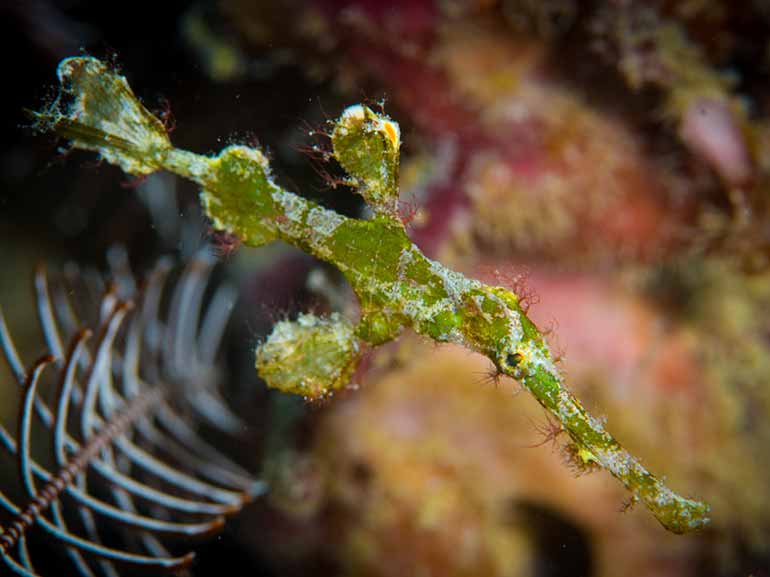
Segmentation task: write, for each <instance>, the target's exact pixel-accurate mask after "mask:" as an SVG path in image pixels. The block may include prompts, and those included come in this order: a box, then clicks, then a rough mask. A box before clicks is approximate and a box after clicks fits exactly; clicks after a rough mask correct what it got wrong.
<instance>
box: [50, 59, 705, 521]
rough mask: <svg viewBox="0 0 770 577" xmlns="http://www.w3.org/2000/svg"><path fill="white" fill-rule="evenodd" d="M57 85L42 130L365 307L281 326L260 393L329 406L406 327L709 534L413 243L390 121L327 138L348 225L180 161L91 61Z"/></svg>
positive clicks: (507, 304) (376, 118)
mask: <svg viewBox="0 0 770 577" xmlns="http://www.w3.org/2000/svg"><path fill="white" fill-rule="evenodd" d="M58 74H59V79H60V81H61V82H62V85H63V95H64V96H67V97H69V98H70V99H71V102H70V103H68V104H67V105H66V106H65V105H63V104H62V103H61V102H59V101H57V102H55V103H54V104H53V105H52V106H51V107H49V109H48V110H46V111H44V112H42V113H38V114H37V115H36V116H37V118H38V120H39V125H40V126H41V127H42V128H43V129H45V130H53V131H55V132H57V133H58V134H59V135H61V136H63V137H65V138H68V139H69V140H70V141H71V142H72V145H73V146H74V147H77V148H83V149H88V150H93V151H96V152H98V153H99V154H100V155H101V156H102V157H103V158H105V159H106V160H108V161H110V162H112V163H114V164H117V165H119V166H121V167H122V168H123V169H124V170H125V171H126V172H129V173H131V174H136V175H141V174H149V173H151V172H154V171H156V170H161V169H163V170H168V171H170V172H173V173H176V174H178V175H180V176H183V177H185V178H189V179H191V180H193V181H195V182H196V183H198V184H199V185H200V186H201V187H202V192H201V203H202V205H203V207H204V209H205V211H206V213H207V214H208V216H209V217H210V218H211V219H212V222H213V224H214V227H215V228H216V229H219V230H222V231H225V232H227V233H229V234H233V235H235V236H237V237H238V238H240V239H241V240H242V242H243V243H244V244H247V245H250V246H261V245H264V244H267V243H269V242H273V241H276V240H282V241H285V242H287V243H289V244H291V245H294V246H295V247H297V248H299V249H301V250H303V251H305V252H307V253H309V254H312V255H314V256H316V257H317V258H319V259H321V260H324V261H326V262H329V263H331V264H333V265H334V266H336V267H337V268H339V270H340V271H341V272H342V273H343V274H344V275H345V277H346V278H347V280H348V281H349V282H350V285H351V286H352V288H353V290H354V291H355V293H356V295H357V297H358V299H359V301H360V305H361V317H360V319H359V320H358V321H357V322H356V323H355V324H354V323H353V322H351V321H349V320H347V319H345V318H344V317H342V316H340V315H336V314H335V315H332V316H331V317H329V318H325V319H320V318H317V317H315V316H314V315H301V316H300V318H299V319H297V320H296V321H293V322H289V321H283V322H280V323H278V324H277V325H276V327H275V329H274V331H273V334H272V335H271V336H270V337H269V338H268V339H267V341H266V342H265V343H262V344H261V345H260V346H259V347H258V348H257V361H256V365H257V369H258V370H259V372H260V374H261V375H262V376H263V378H265V380H266V381H267V383H268V385H270V386H273V387H276V388H279V389H281V390H283V391H286V392H292V393H298V394H302V395H304V396H306V397H312V398H317V397H321V396H324V395H327V394H330V393H331V392H333V391H334V390H336V389H339V388H341V387H343V386H345V385H346V384H347V383H348V381H349V379H350V378H351V376H352V375H353V372H354V371H355V368H356V366H357V365H358V362H359V360H360V359H361V356H362V354H363V351H364V350H365V349H366V348H367V347H375V346H378V345H381V344H383V343H386V342H388V341H390V340H392V339H394V338H396V337H397V336H398V335H399V334H400V333H401V331H402V330H403V329H404V328H407V327H409V328H412V329H414V330H415V331H416V332H417V333H419V334H421V335H424V336H425V337H428V338H430V339H433V340H434V341H437V342H451V343H456V344H459V345H462V346H464V347H466V348H468V349H471V350H474V351H477V352H479V353H481V354H483V355H485V356H487V357H488V358H489V359H490V360H491V361H492V362H493V363H494V365H495V367H496V368H497V370H498V371H499V372H500V373H502V374H505V375H508V376H510V377H513V378H514V379H516V380H518V381H519V382H520V383H521V385H522V386H523V387H524V388H526V389H527V390H529V391H530V393H532V395H534V397H535V398H536V399H537V401H538V402H539V403H540V404H541V405H542V406H543V407H544V408H545V409H546V410H547V411H548V412H549V413H550V414H551V415H553V416H554V417H555V418H556V419H557V420H558V421H559V423H561V426H562V427H563V429H564V430H565V431H566V432H567V434H568V435H569V436H570V438H571V440H572V442H573V443H574V444H575V453H576V455H577V458H578V459H580V460H582V462H583V463H584V464H586V465H599V466H601V467H603V468H604V469H606V470H607V471H609V472H610V473H611V474H612V475H613V476H614V477H616V478H617V479H618V480H619V481H620V482H621V483H623V485H625V487H626V488H627V489H628V490H629V491H631V493H632V495H633V498H634V499H638V500H639V501H641V502H642V503H644V505H646V506H647V508H648V509H649V510H650V511H651V512H652V513H653V515H655V517H656V518H657V519H658V520H659V521H660V522H661V524H662V525H663V526H664V527H666V528H667V529H668V530H670V531H673V532H676V533H684V532H687V531H691V530H695V529H698V528H700V527H702V526H704V525H706V524H707V523H708V522H709V518H708V512H709V507H708V506H707V505H706V504H704V503H701V502H698V501H694V500H690V499H686V498H684V497H681V496H680V495H678V494H676V493H674V492H673V491H672V490H671V489H669V488H668V487H667V486H666V485H665V484H664V483H663V482H662V481H661V480H660V479H658V478H657V477H655V476H654V475H653V474H652V473H650V472H649V471H647V469H645V468H644V466H642V464H641V463H640V462H639V461H638V460H637V459H636V458H635V457H633V456H632V455H631V454H629V453H628V452H627V451H626V450H625V449H623V447H622V446H621V445H620V444H619V443H618V442H617V441H616V440H615V439H614V438H613V437H612V436H611V435H610V433H609V432H607V430H606V429H605V427H604V425H603V423H602V422H601V421H599V420H598V419H596V418H594V417H592V416H591V415H590V414H588V412H587V411H586V410H585V408H584V407H583V406H582V405H581V403H580V402H579V400H578V399H577V398H576V397H575V396H574V395H573V394H572V393H571V392H570V391H569V390H568V389H567V387H566V386H565V384H564V382H563V378H562V376H561V374H560V372H559V371H558V369H557V367H556V366H555V363H554V360H553V357H552V355H551V352H550V350H549V347H548V345H547V343H546V341H545V338H544V335H543V334H542V333H541V332H540V331H539V330H538V328H537V327H536V326H535V324H534V323H533V322H532V321H531V320H530V319H529V317H528V316H527V314H526V310H525V309H526V306H525V305H523V303H522V300H521V298H520V297H519V296H517V295H516V294H515V293H514V292H513V291H511V290H508V289H506V288H503V287H497V286H489V285H486V284H484V283H481V282H479V281H477V280H474V279H471V278H468V277H466V276H464V275H462V274H460V273H458V272H455V271H453V270H451V269H449V268H447V267H445V266H443V265H442V264H441V263H439V262H436V261H433V260H431V259H429V258H428V257H426V256H425V255H424V254H423V253H422V251H420V249H419V248H418V247H417V246H416V245H414V244H413V243H412V242H411V240H410V239H409V237H408V236H407V232H406V229H405V226H404V224H403V222H402V221H401V219H400V218H399V213H398V186H397V180H398V161H399V148H400V132H399V129H398V125H397V124H396V123H395V122H394V121H392V120H391V119H389V118H388V117H386V116H385V115H383V114H378V113H375V112H374V111H372V110H370V109H369V108H367V107H365V106H360V105H358V106H352V107H350V108H348V109H347V110H345V111H344V112H343V114H342V116H341V117H340V118H339V119H338V120H337V122H336V123H335V124H334V128H333V131H332V134H331V139H332V145H333V154H334V156H335V158H336V159H337V160H338V161H339V163H340V164H341V165H342V167H343V168H344V169H345V170H346V171H347V173H348V174H349V176H350V178H349V180H348V183H349V184H350V185H352V186H354V187H355V188H356V190H357V192H358V193H359V194H361V195H362V196H363V197H364V199H365V200H366V201H367V203H368V204H369V205H370V207H371V208H372V210H373V213H374V214H373V216H372V218H370V219H368V220H355V219H350V218H346V217H344V216H342V215H340V214H338V213H336V212H334V211H332V210H329V209H326V208H323V207H321V206H320V205H318V204H316V203H313V202H311V201H309V200H306V199H305V198H303V197H300V196H298V195H296V194H294V193H292V192H289V191H287V190H284V189H283V188H281V187H280V186H278V185H277V184H276V183H275V182H274V181H273V179H272V175H271V172H270V166H269V163H268V161H267V159H266V158H265V156H264V155H263V154H262V153H261V152H260V151H259V150H256V149H254V148H250V147H247V146H229V147H227V148H225V149H224V150H222V151H221V152H220V153H219V154H218V155H216V156H214V157H207V156H201V155H198V154H194V153H192V152H188V151H185V150H180V149H176V148H174V147H173V146H172V144H171V142H170V140H169V139H168V135H167V133H166V130H165V128H164V127H163V124H162V123H161V122H160V120H158V119H157V118H156V117H154V116H153V115H152V114H151V113H149V112H148V111H147V110H146V109H145V108H144V107H143V106H142V105H141V104H140V103H139V101H138V100H137V99H136V97H135V96H134V95H133V93H132V92H131V89H130V88H129V86H128V84H127V82H126V81H125V79H124V78H123V77H121V76H119V75H117V74H115V73H113V72H111V71H110V70H109V69H108V68H107V66H106V65H104V64H103V63H101V62H100V61H98V60H95V59H92V58H70V59H67V60H64V61H62V63H61V64H60V65H59V71H58Z"/></svg>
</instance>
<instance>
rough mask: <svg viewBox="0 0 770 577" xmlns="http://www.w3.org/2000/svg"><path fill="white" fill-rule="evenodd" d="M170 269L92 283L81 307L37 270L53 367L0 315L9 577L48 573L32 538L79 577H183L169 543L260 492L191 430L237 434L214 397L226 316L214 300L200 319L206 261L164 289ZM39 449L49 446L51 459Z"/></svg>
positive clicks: (2, 547) (203, 531)
mask: <svg viewBox="0 0 770 577" xmlns="http://www.w3.org/2000/svg"><path fill="white" fill-rule="evenodd" d="M114 262H123V261H122V260H121V259H116V260H115V259H114ZM170 268H171V267H170V266H169V264H168V263H167V262H165V261H161V262H160V263H159V264H158V265H157V266H156V267H155V269H154V270H153V271H152V272H151V274H150V275H149V277H148V279H147V281H146V283H144V287H143V289H142V290H141V291H137V289H136V288H135V287H136V285H137V283H136V281H135V280H134V278H133V275H131V274H130V272H128V271H127V270H114V271H113V275H112V277H113V278H112V282H111V283H110V284H104V283H103V282H102V281H101V280H100V277H98V276H91V277H89V278H90V279H91V280H93V279H97V283H96V286H94V287H93V288H95V290H97V291H101V292H102V293H103V296H102V298H101V300H100V301H96V302H93V303H92V305H91V306H90V307H85V308H84V307H83V305H82V303H80V302H78V301H75V300H74V299H73V298H72V296H71V295H73V294H74V295H78V294H79V293H80V292H81V291H78V290H77V288H74V287H73V285H72V282H70V281H65V280H63V279H57V280H55V281H51V280H49V278H48V275H47V273H46V271H45V269H43V268H42V267H41V268H39V269H38V271H37V273H36V276H35V283H34V284H35V292H36V297H37V309H38V319H39V324H40V327H41V329H42V332H43V335H44V336H45V340H46V344H47V347H48V349H49V350H50V351H51V354H49V355H46V356H44V357H42V358H40V359H39V360H37V361H35V362H33V363H31V364H26V363H25V362H24V361H22V357H21V355H20V353H19V352H18V351H17V349H16V347H15V345H14V342H13V339H12V337H11V332H10V330H9V328H8V326H7V325H6V322H5V320H4V317H3V314H2V311H0V348H1V349H2V356H3V357H4V359H5V361H6V364H7V365H8V366H9V368H10V370H11V373H12V374H13V376H14V378H15V380H16V382H17V383H18V385H19V387H20V399H21V400H20V405H19V416H18V427H17V430H16V431H9V430H7V429H6V428H5V427H3V426H1V425H0V448H1V449H2V455H3V457H2V458H4V459H6V460H8V461H10V462H12V463H14V464H15V470H16V484H15V486H13V484H12V483H9V486H6V485H4V486H3V487H2V489H0V559H2V562H3V563H4V564H5V566H6V568H7V569H8V570H10V571H11V572H12V573H13V574H16V575H22V576H25V577H30V576H35V575H39V574H42V572H43V571H44V569H41V570H40V572H38V571H39V570H38V569H36V567H35V566H36V560H37V559H39V556H38V555H37V553H38V549H39V547H36V546H34V545H30V543H29V541H30V537H34V538H37V537H40V538H41V539H44V542H45V543H46V544H47V545H48V544H58V545H59V546H60V547H61V551H62V554H63V556H64V557H65V558H66V559H67V560H68V562H69V563H70V564H71V566H72V568H74V570H75V571H76V572H78V573H79V574H81V575H84V576H92V575H97V574H104V575H108V576H116V575H118V571H119V568H120V567H123V566H130V567H132V568H133V570H134V571H136V570H140V569H141V570H144V571H146V572H147V573H149V574H153V575H157V574H159V573H161V572H164V573H165V572H178V571H180V570H183V569H184V568H185V567H187V566H188V565H189V564H190V563H191V561H192V560H193V557H194V555H193V553H190V552H182V553H178V552H172V551H176V548H171V549H170V548H169V545H167V544H166V542H167V541H168V540H169V539H170V538H175V539H177V540H178V539H179V538H182V539H185V540H187V539H195V538H203V537H205V536H207V535H210V534H212V533H215V532H217V531H219V530H221V529H222V527H223V524H224V520H225V518H226V517H227V516H228V515H232V514H233V513H235V512H237V511H239V510H240V509H241V508H242V507H243V506H244V504H246V503H248V502H249V501H251V500H252V499H253V498H254V497H256V496H257V495H259V494H261V493H262V492H263V491H264V485H263V483H262V482H261V481H260V480H259V479H257V478H256V477H254V476H253V475H252V474H250V473H249V472H248V471H246V470H245V469H244V468H243V467H241V466H240V465H238V464H237V463H235V462H234V461H233V460H232V459H231V458H229V457H228V456H226V455H225V454H224V453H222V452H221V451H219V450H218V449H217V448H216V447H214V446H213V445H211V444H210V442H209V441H207V440H206V439H204V438H203V436H201V434H200V432H199V431H198V428H197V426H196V422H195V421H194V419H192V420H191V417H192V416H197V417H198V418H199V419H200V421H202V422H203V421H206V422H207V423H208V424H209V425H211V426H214V427H217V428H219V429H223V430H224V431H225V432H233V431H234V430H242V426H243V424H242V423H239V422H237V421H238V417H237V416H235V415H234V414H233V413H231V412H230V411H229V409H227V408H226V407H225V406H224V404H223V402H222V399H221V397H220V395H219V393H218V391H217V388H216V387H215V386H214V385H215V379H216V375H217V371H216V365H215V364H214V360H215V359H214V357H215V355H216V350H217V348H218V346H219V338H220V336H221V335H222V331H221V327H222V326H223V324H224V323H225V322H226V320H227V316H228V315H227V311H228V310H229V308H230V307H223V306H222V302H221V301H222V297H225V298H226V297H227V295H228V294H229V295H230V298H231V297H232V294H231V291H230V290H229V289H228V288H227V287H224V288H223V289H221V290H219V292H217V293H215V296H214V297H213V298H212V299H211V301H210V304H209V305H208V306H207V307H203V306H202V303H203V300H202V296H203V293H204V289H205V287H206V281H207V277H208V273H209V270H210V268H211V261H210V259H208V258H204V257H201V258H198V259H196V260H194V261H193V262H191V263H190V264H189V265H188V266H187V267H186V268H185V269H184V271H183V272H182V274H181V276H180V278H179V280H178V282H177V284H176V285H175V286H174V287H169V288H167V287H166V279H167V276H168V273H169V271H170ZM70 280H71V281H74V282H76V283H78V284H81V281H84V279H83V278H82V277H76V278H75V279H70ZM81 288H84V287H83V286H81ZM166 293H168V294H167V295H166V296H164V294H166ZM166 301H168V302H170V303H171V304H170V305H169V309H168V310H167V311H166V310H165V307H163V310H161V308H160V304H161V302H166ZM201 317H202V318H201ZM161 319H167V320H165V321H164V320H161ZM199 325H200V326H201V327H204V328H206V329H207V332H205V333H204V332H203V331H198V329H197V327H198V326H199ZM203 404H205V405H206V407H205V408H203V407H202V405H203ZM38 445H41V447H50V449H49V455H48V457H47V458H41V447H38ZM9 481H12V480H9ZM19 493H20V494H21V497H20V498H18V497H13V498H12V497H11V495H17V494H19ZM116 533H117V535H116ZM33 540H34V539H33ZM37 564H38V566H43V565H45V564H44V563H42V562H38V563H37ZM49 565H50V562H49ZM46 574H50V573H48V572H46ZM58 574H71V569H70V568H67V569H66V570H65V569H63V568H61V569H60V570H59V572H58Z"/></svg>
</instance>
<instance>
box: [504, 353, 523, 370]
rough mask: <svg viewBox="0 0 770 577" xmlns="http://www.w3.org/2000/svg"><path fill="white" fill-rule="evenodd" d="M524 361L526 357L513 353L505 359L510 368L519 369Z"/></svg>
mask: <svg viewBox="0 0 770 577" xmlns="http://www.w3.org/2000/svg"><path fill="white" fill-rule="evenodd" d="M523 360H524V356H523V355H522V354H521V353H511V354H509V355H508V356H507V357H505V362H506V363H507V364H508V366H510V367H517V366H518V365H519V363H520V362H521V361H523Z"/></svg>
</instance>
